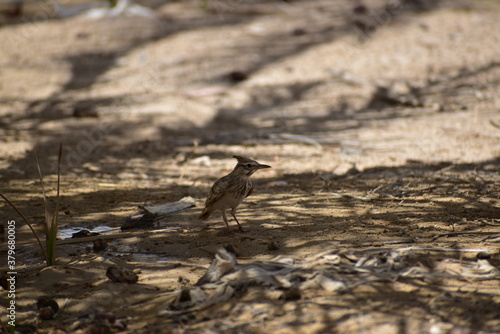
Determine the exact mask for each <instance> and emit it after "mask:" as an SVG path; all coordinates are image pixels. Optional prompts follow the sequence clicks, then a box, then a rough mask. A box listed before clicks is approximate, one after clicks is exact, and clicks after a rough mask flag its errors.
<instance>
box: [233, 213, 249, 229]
mask: <svg viewBox="0 0 500 334" xmlns="http://www.w3.org/2000/svg"><path fill="white" fill-rule="evenodd" d="M231 215H232V216H233V218H234V220H235V221H236V224H238V227H239V229H240V232H246V231H245V230H244V229H243V227H241V225H240V222H239V221H238V218H236V208H233V209H232V210H231Z"/></svg>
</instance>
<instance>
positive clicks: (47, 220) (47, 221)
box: [35, 153, 52, 241]
mask: <svg viewBox="0 0 500 334" xmlns="http://www.w3.org/2000/svg"><path fill="white" fill-rule="evenodd" d="M35 159H36V167H37V169H38V177H39V178H40V183H41V185H42V194H43V204H44V208H45V240H46V241H47V240H48V236H49V230H50V223H51V221H52V217H51V216H52V215H51V214H50V210H49V203H48V202H49V200H48V199H47V195H46V194H45V186H44V183H43V177H42V170H41V168H40V161H39V160H38V155H37V154H36V153H35Z"/></svg>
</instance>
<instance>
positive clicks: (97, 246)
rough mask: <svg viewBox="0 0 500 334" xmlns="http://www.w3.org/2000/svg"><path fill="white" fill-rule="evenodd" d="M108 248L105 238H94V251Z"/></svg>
mask: <svg viewBox="0 0 500 334" xmlns="http://www.w3.org/2000/svg"><path fill="white" fill-rule="evenodd" d="M106 248H108V243H107V242H106V240H104V239H97V240H94V247H92V250H93V251H94V252H100V251H103V250H105V249H106Z"/></svg>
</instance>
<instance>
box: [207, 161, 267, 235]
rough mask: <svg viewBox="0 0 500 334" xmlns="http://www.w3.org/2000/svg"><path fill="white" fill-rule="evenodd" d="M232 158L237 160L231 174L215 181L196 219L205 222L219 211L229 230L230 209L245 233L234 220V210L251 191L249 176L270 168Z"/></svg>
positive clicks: (255, 162)
mask: <svg viewBox="0 0 500 334" xmlns="http://www.w3.org/2000/svg"><path fill="white" fill-rule="evenodd" d="M233 158H235V159H236V160H238V163H237V164H236V167H234V169H233V171H232V172H231V173H229V174H228V175H226V176H223V177H221V178H220V179H218V180H217V181H215V183H214V185H213V186H212V189H210V193H209V194H208V197H207V200H206V201H205V209H204V210H203V212H202V213H201V215H200V216H199V217H198V219H200V220H207V219H208V218H209V217H210V215H211V214H212V212H214V211H217V210H220V211H221V212H222V219H224V222H225V223H226V225H227V227H228V228H229V224H228V222H227V217H226V210H227V209H231V215H232V216H233V218H234V220H235V221H236V223H237V224H238V227H239V230H240V231H241V232H245V231H244V230H243V228H242V227H241V225H240V222H239V221H238V219H237V218H236V208H237V207H238V205H240V203H241V202H243V200H244V199H245V198H246V197H247V196H249V195H250V194H251V193H252V191H253V185H252V181H250V176H252V174H253V173H255V172H256V171H258V170H259V169H264V168H271V166H268V165H263V164H260V163H258V162H257V161H255V160H252V159H249V158H245V157H241V156H238V155H233Z"/></svg>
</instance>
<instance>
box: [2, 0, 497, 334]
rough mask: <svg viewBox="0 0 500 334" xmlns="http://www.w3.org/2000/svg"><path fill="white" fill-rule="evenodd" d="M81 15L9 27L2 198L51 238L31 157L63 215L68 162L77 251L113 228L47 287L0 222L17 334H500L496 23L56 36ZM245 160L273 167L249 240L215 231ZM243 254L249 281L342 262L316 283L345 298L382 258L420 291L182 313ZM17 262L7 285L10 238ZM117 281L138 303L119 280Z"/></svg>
mask: <svg viewBox="0 0 500 334" xmlns="http://www.w3.org/2000/svg"><path fill="white" fill-rule="evenodd" d="M75 3H76V2H75V1H63V2H58V1H47V2H45V3H44V4H40V3H34V4H31V5H29V6H26V7H25V10H24V12H23V13H21V16H19V15H18V13H17V14H16V13H14V12H12V10H10V9H9V10H3V11H2V15H3V16H2V17H1V21H0V23H1V26H0V44H1V51H0V63H1V67H0V115H1V116H0V141H1V145H0V191H1V193H2V194H4V195H5V196H7V197H8V198H9V199H10V200H11V201H12V202H13V203H14V204H15V205H16V206H17V207H18V208H19V210H21V211H22V212H23V213H24V214H25V215H26V217H27V218H28V219H29V220H30V221H31V222H32V223H33V226H34V228H35V229H36V230H37V231H38V232H39V233H41V234H43V230H44V222H43V221H44V205H43V196H42V192H41V185H40V181H39V179H38V174H37V167H36V163H35V155H34V154H35V153H36V154H37V155H38V158H39V160H40V166H41V169H42V172H43V174H44V181H45V190H46V192H47V195H48V196H49V197H50V204H51V205H52V206H53V205H54V199H55V195H56V182H57V168H56V167H57V152H58V147H59V144H60V143H62V144H63V156H62V165H61V203H60V210H59V220H60V222H59V225H60V229H61V231H64V230H66V231H67V230H71V229H75V230H77V229H82V228H85V229H88V230H92V229H95V228H98V227H102V226H107V227H110V228H111V230H110V231H108V232H107V234H105V235H103V236H99V237H91V238H89V239H69V241H68V240H61V241H60V243H59V245H58V248H57V260H56V265H54V266H51V267H47V266H45V264H44V261H43V258H42V253H41V251H40V249H39V248H38V247H37V244H36V242H35V239H34V238H33V236H32V235H31V232H30V230H29V228H28V226H27V225H26V224H25V222H24V221H23V219H22V218H21V217H20V216H19V215H18V214H17V213H16V212H15V211H14V210H13V209H12V208H11V207H10V206H8V205H7V203H6V202H5V201H3V200H2V201H0V208H1V211H0V222H1V224H3V225H4V227H6V225H7V222H8V221H9V220H15V222H16V242H17V244H16V246H17V249H16V268H15V269H16V271H17V273H18V274H17V282H16V307H17V309H16V324H17V326H16V329H17V331H19V332H24V333H29V332H35V331H38V332H39V333H64V332H67V333H71V332H78V333H116V332H122V333H500V274H499V271H500V254H499V249H500V248H499V246H500V245H499V242H500V239H499V236H500V209H499V204H500V190H499V182H500V112H499V111H500V25H499V18H500V4H499V3H498V2H497V1H466V0H464V1H423V0H422V1H416V0H413V1H404V2H401V1H376V0H373V1H368V0H366V1H362V2H356V1H347V0H338V1H326V0H310V1H305V0H304V1H299V0H296V1H274V0H272V1H250V0H248V1H247V0H209V1H206V2H203V1H159V0H158V1H153V0H151V1H144V2H141V4H143V5H146V6H148V7H150V8H153V9H154V12H155V16H154V17H139V16H127V15H118V16H116V17H106V18H100V19H93V18H89V17H88V16H86V15H78V16H72V17H67V18H58V17H57V15H56V14H57V13H56V12H57V10H60V9H61V8H62V7H61V6H60V5H63V4H64V5H66V6H71V5H75ZM16 15H17V16H16ZM234 154H238V155H243V156H248V157H252V158H254V159H256V160H258V161H259V162H261V163H265V164H269V165H272V169H268V170H263V171H259V172H258V173H256V174H255V175H254V186H255V191H254V194H253V195H252V196H251V197H249V198H248V199H247V200H246V201H245V202H244V203H243V204H242V205H241V207H240V208H239V211H238V218H239V220H240V222H241V223H242V225H243V226H244V228H245V229H247V230H248V232H247V233H227V230H226V227H225V225H224V223H223V222H222V219H221V216H220V214H214V215H213V216H212V217H211V219H210V220H209V221H208V222H200V221H197V219H196V217H197V215H198V214H199V213H200V212H201V210H202V207H203V201H204V198H205V196H206V194H207V193H208V191H209V189H210V186H211V185H212V183H213V182H214V181H215V180H216V179H217V178H219V177H221V176H223V175H225V174H227V173H228V172H229V171H231V169H232V168H233V166H234V164H235V160H234V159H232V155H234ZM188 196H190V197H192V198H193V199H194V201H195V204H196V205H195V206H194V207H191V208H188V209H185V210H183V211H180V212H176V213H172V214H168V215H161V216H158V217H153V219H152V220H151V221H150V222H152V225H153V226H152V227H142V228H136V229H130V230H121V229H120V227H121V226H122V225H123V224H125V222H126V221H127V219H128V218H129V217H131V216H135V215H137V214H140V213H141V212H142V209H141V208H140V206H143V205H161V204H166V203H171V202H176V201H178V200H180V199H182V198H184V197H188ZM230 223H231V224H232V226H231V228H232V229H233V230H234V229H235V227H236V226H235V223H234V221H232V220H231V221H230ZM96 238H103V239H105V240H106V241H107V243H108V244H109V246H108V248H107V249H106V250H104V251H100V252H98V251H95V252H94V251H93V249H92V245H93V240H94V239H96ZM42 240H43V237H42ZM224 246H226V247H227V248H229V249H232V250H233V251H236V252H237V261H238V264H239V265H244V264H248V263H256V262H255V261H274V262H276V261H278V262H279V259H286V261H288V262H287V263H292V262H293V263H306V262H307V261H308V260H309V259H313V258H315V257H317V256H318V255H321V254H323V255H325V254H326V255H325V256H326V257H321V256H320V258H321V259H330V260H331V259H333V258H335V259H338V256H341V258H342V261H344V262H341V263H344V265H346V266H347V265H351V267H349V268H351V269H350V270H351V271H349V273H345V272H343V271H341V270H340V271H339V270H337V269H335V268H340V267H338V266H339V264H338V263H336V264H335V263H333V264H331V265H328V266H326V265H325V264H324V263H323V262H322V263H323V264H322V267H321V268H322V269H321V268H320V267H318V266H316V265H311V267H310V274H311V275H312V276H311V277H313V276H314V277H325V276H324V275H327V274H328V273H329V272H331V270H333V269H335V270H337V271H336V275H337V276H336V280H337V281H342V282H348V281H349V279H354V278H356V277H358V276H359V275H361V274H360V272H362V271H363V270H366V271H370V270H372V269H369V268H372V267H370V266H369V264H367V262H366V261H364V260H366V256H367V254H368V255H370V254H371V255H373V254H375V255H377V254H378V255H377V256H379V258H378V260H377V261H379V262H377V263H378V265H381V264H382V263H384V261H386V260H387V258H389V257H388V256H389V255H388V254H406V255H408V254H410V255H411V256H410V257H411V258H414V259H415V258H416V259H421V260H418V261H416V262H415V261H414V262H412V263H413V264H412V265H413V266H416V268H420V269H419V270H422V272H424V271H425V275H424V274H422V275H421V276H418V275H415V274H414V273H415V272H412V273H413V274H411V273H410V274H408V273H407V275H408V277H402V276H401V275H396V276H394V275H393V276H390V277H389V276H387V277H386V276H384V275H385V274H388V273H389V272H390V271H391V270H393V269H394V268H396V267H390V268H389V269H388V271H385V272H383V273H379V274H377V275H378V276H377V275H375V276H376V277H377V279H367V280H366V281H363V280H361V281H359V280H358V281H357V283H356V284H353V285H349V284H347V283H346V284H347V285H345V286H344V288H343V289H341V291H340V290H338V289H335V288H331V286H325V285H321V284H319V285H317V286H316V287H314V286H312V285H309V286H308V287H307V288H305V287H304V285H303V284H302V285H301V283H300V282H295V283H294V284H295V285H294V286H291V287H288V288H287V287H283V286H281V287H276V286H273V285H271V286H269V285H265V284H259V283H258V282H252V283H251V284H247V285H241V284H240V285H238V288H237V289H236V290H237V293H234V294H233V295H231V296H229V297H228V298H225V299H221V300H220V301H219V302H217V303H212V304H211V305H207V304H204V306H203V307H196V300H191V299H193V297H192V296H191V297H190V296H189V293H186V291H190V289H192V290H191V291H195V287H194V285H195V283H196V282H197V281H198V280H199V279H200V277H202V276H203V274H204V273H205V272H206V271H207V268H208V266H209V265H210V263H211V262H212V261H213V260H214V257H215V254H216V253H217V250H218V249H220V248H221V247H224ZM371 255H370V256H371ZM406 255H405V256H406ZM1 256H2V263H1V265H2V266H3V267H4V270H7V269H6V267H5V265H6V257H7V253H6V243H5V234H4V242H3V244H2V247H1ZM391 256H392V255H391ZM363 257H365V258H364V260H363V261H361V262H360V259H363ZM410 257H404V259H407V258H410ZM381 259H382V260H381ZM384 259H386V260H384ZM280 261H281V260H280ZM286 261H285V262H286ZM325 261H326V260H325ZM332 261H333V260H332ZM391 261H392V260H391ZM282 262H283V261H282ZM327 262H328V261H327ZM258 263H262V262H258ZM315 263H316V262H315ZM325 263H326V262H325ZM363 263H364V264H363ZM370 263H372V265H373V263H374V262H373V261H372V262H370ZM443 263H453V264H454V265H455V266H456V267H453V268H455V269H453V268H448V269H446V270H444V271H443V270H439V268H440V267H439V266H438V265H436V264H443ZM111 265H115V266H118V267H119V268H122V269H129V270H135V272H136V273H138V276H139V280H138V282H137V283H131V284H128V283H117V282H112V281H110V280H109V279H108V278H107V277H106V269H107V268H108V267H109V266H111ZM485 265H486V266H487V268H489V269H488V270H486V271H484V270H483V271H481V270H482V269H481V268H485V267H484V266H485ZM325 266H326V267H325ZM336 266H337V267H336ZM463 266H467V268H476V269H477V270H479V271H478V273H477V275H476V276H471V275H469V274H470V272H468V271H465V270H464V268H465V267H463ZM325 268H326V269H325ZM353 268H354V269H353ZM367 268H368V269H367ZM457 268H458V269H457ZM315 270H316V272H315ZM321 270H322V271H321ZM329 270H330V271H329ZM394 270H395V269H394ZM417 271H418V270H417ZM318 272H322V273H323V274H324V275H323V276H318V275H319V274H318ZM468 273H469V274H468ZM344 274H345V275H350V276H349V277H350V278H349V279H347V277H344V276H343V275H344ZM356 275H358V276H356ZM432 275H435V277H434V279H428V278H429V277H431V276H432ZM424 278H425V279H424ZM305 281H307V278H304V279H303V282H305ZM349 282H350V281H349ZM292 283H293V282H292ZM292 285H293V284H292ZM329 287H330V288H329ZM208 290H209V289H208V288H207V291H208ZM181 291H184V295H180V294H181ZM40 296H48V297H51V298H54V299H55V300H56V301H57V303H58V304H59V305H60V307H61V310H60V312H59V313H57V314H56V316H55V318H53V319H51V320H42V319H41V318H40V317H39V312H38V310H37V305H36V304H37V298H39V297H40ZM190 298H191V299H190ZM0 300H1V307H0V309H1V310H2V311H1V312H2V313H1V319H2V322H3V323H4V324H5V323H6V321H7V318H6V316H5V311H6V309H5V306H6V305H7V303H8V299H7V292H6V291H2V292H1V294H0ZM179 303H181V304H182V303H184V304H182V305H181V304H179ZM186 303H187V304H186ZM190 303H191V304H190ZM113 318H115V319H116V320H114V321H113Z"/></svg>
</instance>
